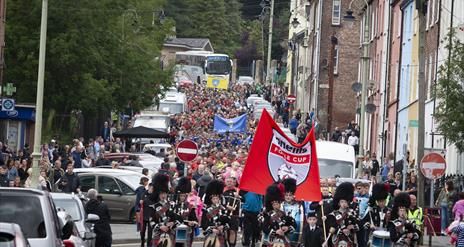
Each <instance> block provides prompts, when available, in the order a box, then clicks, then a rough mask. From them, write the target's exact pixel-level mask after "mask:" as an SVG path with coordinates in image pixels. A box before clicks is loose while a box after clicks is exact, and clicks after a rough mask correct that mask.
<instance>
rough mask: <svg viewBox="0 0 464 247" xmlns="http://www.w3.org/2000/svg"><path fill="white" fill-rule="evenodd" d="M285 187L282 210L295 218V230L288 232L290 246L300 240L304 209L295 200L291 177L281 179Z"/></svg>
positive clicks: (293, 180)
mask: <svg viewBox="0 0 464 247" xmlns="http://www.w3.org/2000/svg"><path fill="white" fill-rule="evenodd" d="M282 184H283V185H284V188H285V200H284V202H283V203H282V210H283V211H284V213H285V215H287V216H290V217H292V218H293V219H294V220H295V223H296V226H295V230H294V231H292V232H291V233H289V240H290V245H291V246H298V245H299V243H300V242H301V235H302V232H303V225H304V209H303V205H302V203H301V202H297V201H296V200H295V192H296V180H295V179H293V178H286V179H284V180H282Z"/></svg>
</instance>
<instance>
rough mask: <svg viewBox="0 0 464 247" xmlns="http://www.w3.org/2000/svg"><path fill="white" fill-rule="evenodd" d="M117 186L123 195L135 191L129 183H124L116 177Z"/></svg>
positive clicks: (133, 193)
mask: <svg viewBox="0 0 464 247" xmlns="http://www.w3.org/2000/svg"><path fill="white" fill-rule="evenodd" d="M117 181H118V184H119V186H120V187H121V190H122V193H123V194H124V195H135V192H134V190H133V189H131V187H129V185H127V184H125V183H124V182H122V181H121V180H119V179H117Z"/></svg>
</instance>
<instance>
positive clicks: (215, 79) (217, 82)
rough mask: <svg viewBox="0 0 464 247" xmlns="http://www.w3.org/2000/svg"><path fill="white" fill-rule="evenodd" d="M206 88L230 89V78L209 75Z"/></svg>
mask: <svg viewBox="0 0 464 247" xmlns="http://www.w3.org/2000/svg"><path fill="white" fill-rule="evenodd" d="M206 87H207V88H217V89H225V90H227V89H228V88H229V77H228V76H214V75H208V78H206Z"/></svg>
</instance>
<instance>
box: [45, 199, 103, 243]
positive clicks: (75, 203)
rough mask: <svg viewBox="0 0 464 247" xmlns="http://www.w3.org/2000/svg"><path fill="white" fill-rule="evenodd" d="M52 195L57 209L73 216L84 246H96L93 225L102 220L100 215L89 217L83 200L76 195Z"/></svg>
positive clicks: (90, 215)
mask: <svg viewBox="0 0 464 247" xmlns="http://www.w3.org/2000/svg"><path fill="white" fill-rule="evenodd" d="M51 195H52V199H53V202H54V203H55V205H56V207H57V208H61V209H64V210H65V211H66V212H67V213H68V214H69V215H70V216H71V218H72V220H73V221H74V224H75V225H76V228H77V231H78V234H79V237H80V238H81V239H82V240H83V241H84V246H87V247H93V246H95V237H96V235H95V233H94V232H93V226H92V223H95V222H96V221H98V220H99V219H100V218H99V217H98V215H95V214H89V215H87V213H86V212H85V209H84V205H83V203H82V201H81V199H80V198H79V197H78V196H77V195H75V194H65V193H51Z"/></svg>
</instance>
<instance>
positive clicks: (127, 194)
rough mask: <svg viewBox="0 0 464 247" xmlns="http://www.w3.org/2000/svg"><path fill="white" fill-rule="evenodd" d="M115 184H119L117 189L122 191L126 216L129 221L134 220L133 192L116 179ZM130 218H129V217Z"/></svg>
mask: <svg viewBox="0 0 464 247" xmlns="http://www.w3.org/2000/svg"><path fill="white" fill-rule="evenodd" d="M116 182H117V183H118V184H119V187H120V188H121V191H122V196H121V197H122V198H121V199H122V200H124V203H125V208H127V211H126V215H127V216H128V219H130V220H131V221H134V220H135V211H134V207H135V191H134V190H133V189H132V188H131V187H130V186H129V185H127V184H126V183H125V182H123V181H121V180H119V179H118V178H116ZM129 216H130V217H129Z"/></svg>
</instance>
